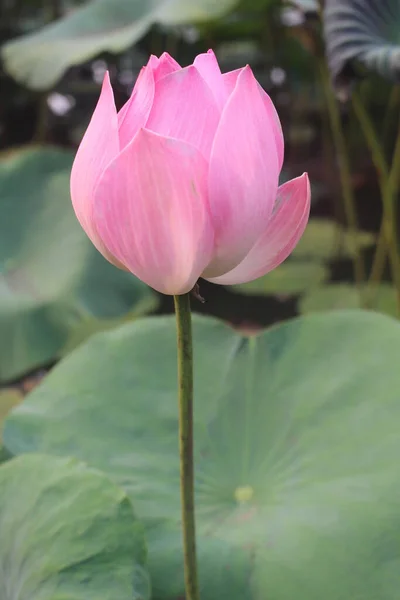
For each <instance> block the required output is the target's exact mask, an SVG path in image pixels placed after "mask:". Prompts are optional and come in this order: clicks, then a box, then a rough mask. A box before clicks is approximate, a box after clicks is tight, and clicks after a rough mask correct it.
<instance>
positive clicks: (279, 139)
mask: <svg viewBox="0 0 400 600" xmlns="http://www.w3.org/2000/svg"><path fill="white" fill-rule="evenodd" d="M258 85H259V90H260V94H261V97H262V99H263V102H264V105H265V108H266V109H267V112H268V114H269V117H270V119H271V122H272V128H273V130H274V136H275V144H276V151H277V153H278V163H279V170H281V169H282V165H283V158H284V151H285V143H284V139H283V131H282V125H281V121H280V119H279V116H278V113H277V112H276V108H275V106H274V103H273V102H272V100H271V98H270V97H269V95H268V94H267V92H266V91H265V90H264V89H263V88H262V87H261V85H260V84H258Z"/></svg>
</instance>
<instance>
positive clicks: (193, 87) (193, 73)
mask: <svg viewBox="0 0 400 600" xmlns="http://www.w3.org/2000/svg"><path fill="white" fill-rule="evenodd" d="M219 118H220V114H219V110H218V108H217V105H216V103H215V100H214V97H213V95H212V93H211V90H210V89H209V87H208V85H207V84H206V82H205V81H204V79H203V78H202V77H201V75H200V74H199V72H198V71H197V69H196V68H195V67H193V66H190V67H186V68H185V69H181V70H180V71H175V73H172V74H171V75H167V76H166V77H163V78H162V79H160V80H159V81H158V82H157V84H156V91H155V95H154V102H153V107H152V109H151V113H150V116H149V119H148V121H147V124H146V129H150V130H151V131H154V132H156V133H159V134H160V135H163V136H166V137H172V138H176V139H178V140H182V141H184V142H188V143H189V144H192V145H193V146H195V147H196V148H198V149H199V150H200V151H201V152H202V153H203V155H204V156H205V157H208V156H209V154H210V151H211V145H212V141H213V139H214V135H215V131H216V129H217V125H218V121H219Z"/></svg>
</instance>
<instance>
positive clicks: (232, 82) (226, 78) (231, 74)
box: [222, 68, 243, 96]
mask: <svg viewBox="0 0 400 600" xmlns="http://www.w3.org/2000/svg"><path fill="white" fill-rule="evenodd" d="M242 71H243V68H240V69H235V70H234V71H228V72H227V73H224V74H223V75H222V79H223V82H224V86H225V89H226V91H227V93H228V96H230V95H231V94H232V92H233V90H234V89H235V87H236V82H237V79H238V77H239V74H240V73H241V72H242Z"/></svg>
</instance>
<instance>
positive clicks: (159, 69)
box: [154, 52, 182, 82]
mask: <svg viewBox="0 0 400 600" xmlns="http://www.w3.org/2000/svg"><path fill="white" fill-rule="evenodd" d="M181 68H182V67H181V66H180V64H179V63H177V62H176V60H175V59H173V58H172V56H170V55H169V54H168V52H164V53H163V54H161V56H160V58H159V61H158V65H157V66H156V67H155V69H154V81H156V82H157V81H158V80H159V79H161V78H162V77H165V76H166V75H170V73H173V72H174V71H179V70H180V69H181Z"/></svg>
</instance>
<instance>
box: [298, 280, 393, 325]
mask: <svg viewBox="0 0 400 600" xmlns="http://www.w3.org/2000/svg"><path fill="white" fill-rule="evenodd" d="M362 294H363V295H364V297H365V300H367V302H368V305H369V306H370V307H371V308H373V309H374V310H377V311H378V312H382V313H385V314H388V315H390V316H392V317H397V299H396V290H395V288H394V287H393V286H392V285H391V284H389V283H381V284H379V285H378V286H374V287H370V288H368V287H363V288H362ZM362 304H363V302H362V299H361V296H360V292H359V290H358V289H357V288H356V286H355V285H351V284H348V283H328V284H325V285H323V286H319V287H316V288H314V289H313V290H309V291H307V292H306V293H305V294H304V296H303V297H302V298H301V299H300V301H299V309H300V312H301V313H303V314H304V313H309V312H316V311H325V310H331V309H339V308H361V306H362Z"/></svg>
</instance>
